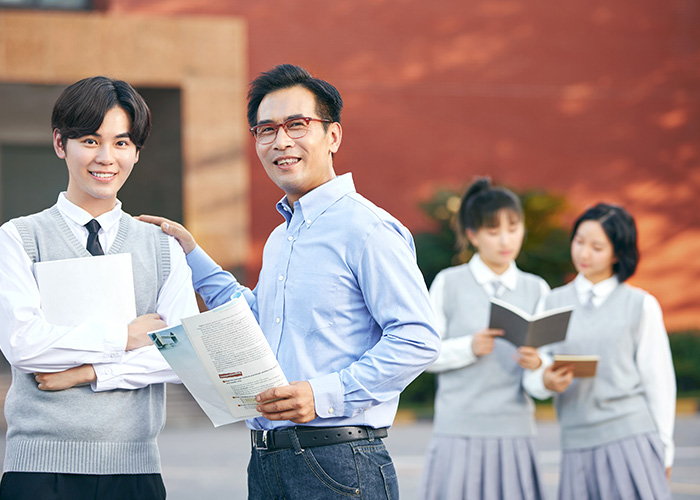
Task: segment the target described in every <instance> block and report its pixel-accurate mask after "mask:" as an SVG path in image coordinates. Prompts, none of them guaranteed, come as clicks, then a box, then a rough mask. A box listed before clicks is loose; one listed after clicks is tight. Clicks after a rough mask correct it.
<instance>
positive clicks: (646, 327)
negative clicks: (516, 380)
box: [525, 204, 676, 500]
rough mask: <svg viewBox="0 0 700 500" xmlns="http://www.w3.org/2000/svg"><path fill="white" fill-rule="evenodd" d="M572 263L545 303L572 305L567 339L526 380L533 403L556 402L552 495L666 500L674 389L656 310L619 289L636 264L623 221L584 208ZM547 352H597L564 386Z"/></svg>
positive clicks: (620, 215) (622, 216)
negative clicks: (591, 366) (589, 373)
mask: <svg viewBox="0 0 700 500" xmlns="http://www.w3.org/2000/svg"><path fill="white" fill-rule="evenodd" d="M571 259H572V261H573V263H574V267H575V268H576V271H578V275H577V276H576V278H575V279H574V280H573V281H572V282H571V283H569V284H567V285H565V286H563V287H560V288H557V289H555V290H553V291H552V293H551V294H550V295H549V296H548V297H547V298H546V300H545V303H546V308H548V309H549V308H554V307H558V306H562V305H573V306H574V307H575V309H574V312H573V313H572V315H571V320H570V322H569V328H568V331H567V336H566V340H565V341H563V342H559V343H557V344H551V345H550V346H546V347H543V348H542V349H541V354H542V360H543V365H542V367H541V368H540V369H539V370H537V371H534V372H532V373H530V374H529V375H528V376H527V377H526V379H525V386H526V388H527V389H528V391H529V392H530V393H531V394H532V395H534V396H535V397H539V398H545V397H549V396H550V395H552V394H554V395H555V397H554V403H555V406H556V409H557V415H558V419H559V423H560V425H561V444H562V463H561V477H560V482H559V498H560V499H561V500H569V499H571V500H574V499H580V498H586V499H591V500H596V499H607V498H634V499H650V500H651V499H654V500H659V499H665V498H671V493H670V490H669V485H668V481H667V480H668V479H669V478H670V472H671V464H672V463H673V437H672V436H673V424H674V419H675V397H676V383H675V377H674V372H673V362H672V360H671V351H670V349H669V342H668V335H667V334H666V329H665V327H664V323H663V318H662V314H661V308H660V306H659V303H658V302H657V300H656V299H655V298H654V297H652V296H651V295H650V294H648V293H647V292H645V291H643V290H640V289H637V288H633V287H631V286H629V285H626V284H625V283H624V282H625V281H626V280H627V279H628V278H629V277H630V276H632V274H633V273H634V271H635V269H636V267H637V261H638V259H639V252H638V250H637V229H636V226H635V223H634V219H633V218H632V216H631V215H630V214H629V213H628V212H627V211H626V210H624V209H623V208H621V207H618V206H613V205H606V204H598V205H596V206H594V207H593V208H590V209H588V210H587V211H586V212H585V213H584V214H583V215H581V216H580V217H579V218H578V219H577V220H576V222H575V223H574V228H573V231H572V236H571ZM553 354H567V355H572V354H573V355H575V354H580V355H598V357H599V361H598V365H597V371H596V373H595V376H593V377H587V378H573V379H572V376H573V368H572V366H567V365H564V366H561V367H559V368H557V369H554V366H553V365H551V358H550V356H551V355H553Z"/></svg>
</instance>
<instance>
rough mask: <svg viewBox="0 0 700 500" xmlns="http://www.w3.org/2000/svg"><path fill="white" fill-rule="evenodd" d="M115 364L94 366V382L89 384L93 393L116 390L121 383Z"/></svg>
mask: <svg viewBox="0 0 700 500" xmlns="http://www.w3.org/2000/svg"><path fill="white" fill-rule="evenodd" d="M118 366H119V365H116V364H108V363H105V364H94V365H92V368H93V369H94V370H95V376H96V380H94V381H93V382H91V383H90V387H92V390H93V391H95V392H102V391H112V390H114V389H118V388H119V387H120V384H121V383H122V382H123V379H122V377H121V373H119V370H118V369H117V368H118Z"/></svg>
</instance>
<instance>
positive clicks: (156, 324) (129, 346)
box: [126, 313, 168, 351]
mask: <svg viewBox="0 0 700 500" xmlns="http://www.w3.org/2000/svg"><path fill="white" fill-rule="evenodd" d="M166 326H168V325H166V324H165V321H163V320H162V319H160V316H158V315H157V314H156V313H151V314H144V315H143V316H139V317H138V318H136V319H135V320H134V321H132V322H131V323H129V337H128V339H127V341H126V350H127V351H131V350H133V349H138V348H139V347H145V346H147V345H153V342H151V339H150V338H149V337H148V335H147V333H148V332H152V331H154V330H160V329H161V328H165V327H166Z"/></svg>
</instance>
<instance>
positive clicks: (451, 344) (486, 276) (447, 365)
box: [426, 253, 549, 372]
mask: <svg viewBox="0 0 700 500" xmlns="http://www.w3.org/2000/svg"><path fill="white" fill-rule="evenodd" d="M467 265H468V266H469V270H470V271H471V273H472V275H473V276H474V280H475V281H476V282H477V283H478V284H479V285H481V286H482V287H483V288H484V291H485V292H486V294H487V295H488V296H489V298H491V297H494V296H497V297H498V296H500V295H502V294H503V292H504V291H505V289H508V290H511V291H512V290H515V287H516V286H517V284H518V268H517V266H516V265H515V262H511V263H510V266H508V269H506V271H505V272H504V273H503V274H496V273H494V272H493V271H492V270H491V268H489V267H488V266H487V265H486V264H485V263H484V261H483V260H481V257H480V256H479V254H478V253H476V254H474V256H473V257H472V258H471V259H470V260H469V264H467ZM441 279H443V277H442V276H441V275H438V276H436V278H435V280H433V284H432V285H431V287H430V301H431V303H432V306H433V310H434V311H435V316H436V319H437V323H436V326H437V330H438V333H440V337H441V338H442V349H441V350H440V356H439V357H438V359H437V361H435V363H433V364H432V365H431V366H430V367H429V368H428V369H427V370H426V371H428V372H441V371H445V370H454V369H457V368H462V367H465V366H468V365H471V364H472V363H474V362H476V360H477V359H478V357H477V356H476V354H474V351H473V350H472V341H473V339H474V335H465V336H463V337H456V338H449V339H446V338H444V337H445V330H446V325H447V318H446V317H445V314H444V312H443V311H444V308H443V302H444V297H443V290H444V289H445V287H444V286H442V284H441V282H440V280H441ZM496 281H499V282H500V284H501V286H500V292H499V293H498V295H496V294H495V292H496V290H495V287H494V284H495V282H496ZM547 293H549V289H548V288H547V287H546V285H544V284H543V285H542V292H541V296H542V297H544V296H545V295H547ZM487 326H488V325H484V328H486V327H487Z"/></svg>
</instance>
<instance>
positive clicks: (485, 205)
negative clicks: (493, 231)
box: [455, 177, 525, 248]
mask: <svg viewBox="0 0 700 500" xmlns="http://www.w3.org/2000/svg"><path fill="white" fill-rule="evenodd" d="M501 210H508V211H509V212H512V213H513V214H514V215H516V216H517V217H518V218H519V219H520V220H521V221H523V222H524V218H525V217H524V215H523V207H522V204H521V203H520V198H518V197H517V196H516V195H515V193H513V192H512V191H510V190H509V189H506V188H504V187H494V186H492V185H491V179H490V178H489V177H477V178H476V179H475V180H474V182H473V183H472V184H471V185H470V186H469V187H468V188H467V190H466V192H465V193H464V195H463V196H462V202H461V203H460V206H459V212H458V213H457V221H456V229H455V232H456V233H457V243H458V245H460V246H462V247H464V248H466V247H468V246H469V242H468V241H467V239H466V238H465V237H464V233H465V231H466V230H467V229H469V230H470V231H474V232H476V231H478V230H479V229H481V228H482V227H496V226H498V224H499V219H498V214H499V213H500V212H501Z"/></svg>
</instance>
